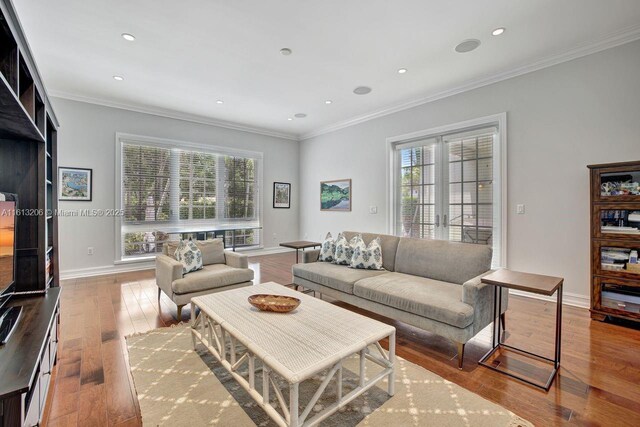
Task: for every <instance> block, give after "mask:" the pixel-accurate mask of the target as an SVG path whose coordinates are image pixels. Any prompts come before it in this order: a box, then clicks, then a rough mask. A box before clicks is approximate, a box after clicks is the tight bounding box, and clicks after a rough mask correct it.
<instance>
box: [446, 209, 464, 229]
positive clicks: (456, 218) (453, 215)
mask: <svg viewBox="0 0 640 427" xmlns="http://www.w3.org/2000/svg"><path fill="white" fill-rule="evenodd" d="M449 225H462V205H449Z"/></svg>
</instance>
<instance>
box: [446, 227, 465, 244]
mask: <svg viewBox="0 0 640 427" xmlns="http://www.w3.org/2000/svg"><path fill="white" fill-rule="evenodd" d="M449 240H451V241H452V242H461V241H462V227H458V226H450V227H449Z"/></svg>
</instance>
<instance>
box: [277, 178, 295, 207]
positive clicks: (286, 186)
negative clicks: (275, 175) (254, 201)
mask: <svg viewBox="0 0 640 427" xmlns="http://www.w3.org/2000/svg"><path fill="white" fill-rule="evenodd" d="M273 207H274V208H276V209H289V208H290V207H291V184H290V183H288V182H274V183H273Z"/></svg>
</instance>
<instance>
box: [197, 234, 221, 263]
mask: <svg viewBox="0 0 640 427" xmlns="http://www.w3.org/2000/svg"><path fill="white" fill-rule="evenodd" d="M195 243H196V246H197V247H198V249H200V251H201V252H202V264H204V265H210V264H224V263H225V262H226V261H225V256H224V242H223V241H222V239H209V240H196V241H195Z"/></svg>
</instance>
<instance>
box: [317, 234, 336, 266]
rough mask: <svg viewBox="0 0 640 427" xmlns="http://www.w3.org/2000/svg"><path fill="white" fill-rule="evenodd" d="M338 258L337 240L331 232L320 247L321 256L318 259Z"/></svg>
mask: <svg viewBox="0 0 640 427" xmlns="http://www.w3.org/2000/svg"><path fill="white" fill-rule="evenodd" d="M335 258H336V241H335V239H334V238H333V237H332V236H331V233H327V237H325V238H324V242H323V243H322V248H320V256H319V257H318V261H322V262H333V260H334V259H335Z"/></svg>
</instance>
